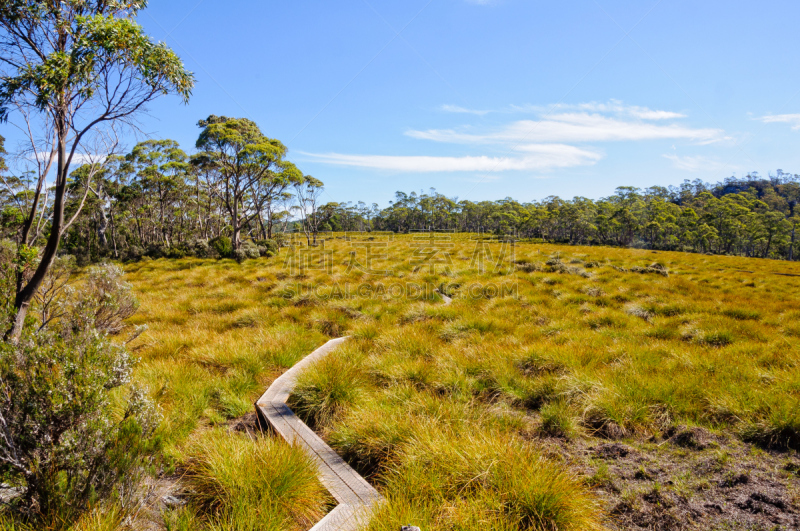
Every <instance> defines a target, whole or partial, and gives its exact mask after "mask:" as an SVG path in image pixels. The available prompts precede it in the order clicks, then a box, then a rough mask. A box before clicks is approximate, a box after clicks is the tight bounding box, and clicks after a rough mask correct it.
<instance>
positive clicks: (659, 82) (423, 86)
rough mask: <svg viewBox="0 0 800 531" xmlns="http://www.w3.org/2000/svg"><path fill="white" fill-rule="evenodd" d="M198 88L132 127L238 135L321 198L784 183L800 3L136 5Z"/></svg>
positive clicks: (529, 0) (186, 142) (523, 196)
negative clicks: (212, 119) (288, 165)
mask: <svg viewBox="0 0 800 531" xmlns="http://www.w3.org/2000/svg"><path fill="white" fill-rule="evenodd" d="M139 19H140V23H141V24H143V25H144V26H145V27H146V29H147V30H148V32H149V33H150V34H151V35H152V36H153V37H154V38H156V39H158V40H165V41H166V42H167V43H168V44H169V45H170V46H172V47H173V48H174V49H175V50H176V51H177V52H178V54H179V55H181V57H182V58H183V59H184V61H185V62H186V64H187V66H188V68H189V69H191V70H192V71H194V72H195V73H196V76H197V87H196V90H195V92H194V96H193V98H192V100H191V102H190V103H189V105H188V106H182V105H181V104H180V103H179V102H178V101H177V99H175V98H164V99H162V100H159V101H158V102H157V103H155V104H154V105H152V106H151V109H150V111H151V112H150V115H149V116H147V117H144V118H143V120H142V123H143V128H144V130H146V131H148V132H149V133H150V134H152V136H155V137H159V138H174V139H176V140H178V141H180V142H181V144H182V145H183V146H184V147H185V149H187V150H192V149H193V146H194V141H195V140H196V137H197V133H198V131H199V130H198V128H197V127H196V123H197V121H198V120H199V119H201V118H204V117H206V116H208V115H209V114H218V115H228V116H244V117H248V118H251V119H253V120H255V121H256V122H257V123H258V124H259V125H260V126H261V128H262V130H263V131H264V132H265V133H266V134H267V135H269V136H271V137H274V138H278V139H280V140H281V141H283V142H284V143H285V144H286V145H287V146H288V147H289V150H290V155H289V158H290V159H291V160H292V161H294V162H295V163H297V164H298V166H299V167H300V168H301V169H302V170H303V171H304V172H305V173H307V174H311V175H313V176H315V177H317V178H318V179H321V180H322V181H324V182H325V183H326V188H327V196H326V198H325V199H326V200H329V201H349V200H352V201H357V200H363V201H366V202H378V203H379V204H381V205H385V204H387V202H388V201H389V200H391V199H392V198H393V195H394V192H395V191H396V190H404V191H412V190H416V191H419V190H421V189H423V190H426V191H427V190H428V189H429V188H430V187H435V188H436V189H437V191H439V192H440V193H443V194H446V195H448V196H458V197H459V198H461V199H470V200H483V199H500V198H503V197H506V196H513V197H515V198H517V199H520V200H524V201H528V200H533V199H541V198H544V197H546V196H548V195H560V196H562V197H566V198H571V197H573V196H586V197H592V198H596V197H601V196H605V195H609V194H611V193H613V191H614V188H615V187H617V186H621V185H633V186H640V187H646V186H649V185H653V184H660V185H670V184H679V183H680V182H682V181H683V180H684V179H697V178H701V179H704V180H708V181H716V180H721V179H723V178H724V177H726V176H730V175H732V174H736V175H743V174H745V173H746V172H748V171H758V172H760V173H761V174H762V175H766V174H767V173H768V172H770V171H773V172H774V171H775V170H776V169H777V168H781V169H783V170H784V171H787V172H798V173H800V150H798V149H797V147H798V141H800V69H798V68H797V60H798V52H797V50H799V49H800V46H799V45H800V42H798V41H800V32H797V31H796V21H797V20H800V3H798V2H789V1H761V2H753V1H752V0H750V1H743V0H726V1H724V2H723V1H716V0H707V1H697V0H661V1H657V0H636V1H617V0H588V1H584V0H568V1H564V2H552V1H548V2H545V1H539V0H403V1H398V0H395V1H388V0H338V1H335V2H332V1H330V0H327V1H317V0H315V1H312V0H295V1H291V2H277V1H264V0H261V1H252V0H248V1H245V0H230V1H226V2H219V1H214V0H203V1H199V0H169V1H166V0H151V2H150V7H149V8H148V9H147V10H146V11H145V12H143V13H142V14H141V15H140V17H139Z"/></svg>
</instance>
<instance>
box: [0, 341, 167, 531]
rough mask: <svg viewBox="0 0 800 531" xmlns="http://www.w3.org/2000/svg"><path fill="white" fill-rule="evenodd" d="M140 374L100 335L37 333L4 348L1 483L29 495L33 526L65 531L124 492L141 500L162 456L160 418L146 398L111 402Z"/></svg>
mask: <svg viewBox="0 0 800 531" xmlns="http://www.w3.org/2000/svg"><path fill="white" fill-rule="evenodd" d="M132 368H133V360H132V358H131V357H130V355H129V354H128V352H127V351H126V350H125V349H124V348H123V347H121V346H118V345H114V344H113V343H110V342H108V341H107V340H106V339H105V338H104V337H103V336H101V335H98V334H97V333H96V332H95V331H93V330H88V331H86V332H84V333H81V334H79V335H76V336H72V337H71V338H69V339H68V340H65V339H64V338H62V337H59V336H57V335H55V334H53V333H52V332H48V331H41V332H39V333H36V334H31V333H30V332H29V331H28V332H27V333H26V334H25V335H24V336H23V338H22V339H21V341H20V344H19V346H18V347H15V346H12V345H10V344H8V343H3V344H2V345H0V420H2V423H3V428H4V430H3V431H4V433H3V435H4V441H3V446H2V447H1V448H0V476H2V477H4V478H7V479H10V480H11V482H12V483H13V484H15V485H18V486H19V487H20V488H21V490H22V496H21V498H19V499H18V500H16V501H15V508H16V509H17V510H18V512H19V513H20V514H22V515H23V516H24V518H25V519H26V520H28V521H34V522H39V523H40V524H41V525H42V526H45V527H47V528H50V529H61V528H65V527H67V526H68V525H69V524H70V523H72V522H74V521H75V520H76V519H77V518H78V517H79V516H80V515H81V514H82V513H84V512H86V511H87V510H89V509H90V508H91V507H92V506H93V505H95V504H96V503H97V502H98V501H99V500H103V499H104V498H107V497H108V496H109V495H111V494H113V493H114V492H115V491H116V492H117V494H118V495H120V496H123V495H124V496H130V495H131V493H132V492H134V490H135V489H133V487H134V486H135V485H136V484H137V483H138V474H139V473H140V472H142V470H143V467H145V466H146V464H147V463H148V460H149V457H150V456H151V455H152V454H153V453H154V452H155V451H156V450H157V446H158V444H157V440H156V439H155V438H154V437H153V434H154V432H155V428H156V425H157V421H158V415H157V413H156V411H155V409H154V407H153V406H152V404H151V403H150V402H149V401H148V400H147V399H146V398H145V396H144V394H143V393H142V392H141V391H138V390H136V389H133V390H132V391H131V392H130V393H129V394H128V396H127V399H122V397H117V398H118V399H117V400H114V399H113V397H112V395H111V394H110V391H111V390H113V389H118V388H121V387H123V386H125V385H126V384H127V383H128V381H129V378H130V374H131V371H132ZM120 402H121V405H122V407H121V408H120ZM120 486H122V488H119V489H117V487H120ZM40 528H41V527H40Z"/></svg>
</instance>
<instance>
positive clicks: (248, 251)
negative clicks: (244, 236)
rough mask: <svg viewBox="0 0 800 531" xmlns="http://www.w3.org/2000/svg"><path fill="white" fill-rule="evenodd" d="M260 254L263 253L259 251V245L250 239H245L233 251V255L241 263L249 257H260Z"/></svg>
mask: <svg viewBox="0 0 800 531" xmlns="http://www.w3.org/2000/svg"><path fill="white" fill-rule="evenodd" d="M260 256H261V253H260V252H259V250H258V247H257V246H256V244H255V243H253V242H252V241H250V240H247V241H243V242H242V243H241V244H240V245H239V248H238V249H236V250H235V251H234V252H233V257H234V258H235V259H236V261H237V262H239V263H241V262H244V261H245V260H247V259H248V258H258V257H260Z"/></svg>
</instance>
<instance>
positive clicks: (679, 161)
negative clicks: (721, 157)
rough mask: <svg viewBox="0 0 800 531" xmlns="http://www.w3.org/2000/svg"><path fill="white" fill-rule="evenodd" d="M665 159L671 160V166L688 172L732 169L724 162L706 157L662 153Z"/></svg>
mask: <svg viewBox="0 0 800 531" xmlns="http://www.w3.org/2000/svg"><path fill="white" fill-rule="evenodd" d="M662 156H663V157H664V158H665V159H669V160H671V161H672V164H673V166H675V167H676V168H677V169H679V170H683V171H690V172H698V171H705V172H716V171H721V170H724V169H726V168H729V169H733V168H732V167H729V166H728V165H727V164H724V163H722V162H720V161H718V160H714V159H711V158H708V157H702V156H697V157H688V156H685V157H681V156H680V155H673V154H668V155H662Z"/></svg>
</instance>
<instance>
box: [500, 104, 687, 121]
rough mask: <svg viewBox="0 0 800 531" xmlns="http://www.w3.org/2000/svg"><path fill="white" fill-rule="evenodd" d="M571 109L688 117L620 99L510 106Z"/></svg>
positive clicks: (644, 117)
mask: <svg viewBox="0 0 800 531" xmlns="http://www.w3.org/2000/svg"><path fill="white" fill-rule="evenodd" d="M569 111H573V112H574V111H578V112H590V113H603V114H618V115H628V116H632V117H634V118H638V119H640V120H674V119H677V118H686V115H685V114H682V113H679V112H672V111H659V110H653V109H650V108H648V107H640V106H638V105H625V104H624V103H622V102H621V101H619V100H610V101H608V102H607V103H598V102H595V101H592V102H587V103H556V104H553V105H547V106H541V105H511V106H510V107H509V112H512V113H514V112H516V113H535V114H552V113H555V112H569Z"/></svg>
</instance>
